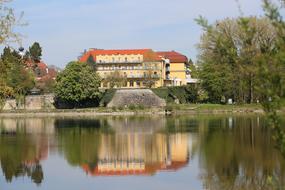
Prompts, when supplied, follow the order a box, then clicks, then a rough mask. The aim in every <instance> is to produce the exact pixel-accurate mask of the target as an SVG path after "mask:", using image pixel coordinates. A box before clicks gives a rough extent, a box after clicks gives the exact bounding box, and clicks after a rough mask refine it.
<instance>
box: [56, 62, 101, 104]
mask: <svg viewBox="0 0 285 190" xmlns="http://www.w3.org/2000/svg"><path fill="white" fill-rule="evenodd" d="M100 83H101V78H100V76H99V75H98V74H97V73H96V72H94V70H93V69H92V68H91V67H90V65H88V64H87V63H80V62H70V63H69V64H68V65H67V66H66V68H65V69H64V70H63V71H62V72H61V73H59V75H58V76H57V78H56V85H55V96H56V98H57V99H58V100H59V101H64V102H65V103H67V104H68V105H69V107H84V106H90V104H92V105H94V104H96V103H98V102H99V99H100V96H101V93H100V91H99V87H100Z"/></svg>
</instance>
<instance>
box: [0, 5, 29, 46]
mask: <svg viewBox="0 0 285 190" xmlns="http://www.w3.org/2000/svg"><path fill="white" fill-rule="evenodd" d="M11 1H12V0H0V45H3V44H4V45H8V44H9V43H15V42H16V43H21V37H22V36H21V35H20V34H19V33H16V32H15V31H14V29H15V27H18V26H24V25H26V23H24V22H23V21H22V18H23V12H22V13H21V14H20V16H19V17H17V16H16V15H15V13H14V10H13V9H12V8H10V7H8V6H7V3H9V2H11Z"/></svg>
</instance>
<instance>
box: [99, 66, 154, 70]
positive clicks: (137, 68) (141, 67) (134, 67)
mask: <svg viewBox="0 0 285 190" xmlns="http://www.w3.org/2000/svg"><path fill="white" fill-rule="evenodd" d="M150 69H154V70H158V68H157V67H143V66H112V67H108V66H106V67H97V70H98V71H106V70H150Z"/></svg>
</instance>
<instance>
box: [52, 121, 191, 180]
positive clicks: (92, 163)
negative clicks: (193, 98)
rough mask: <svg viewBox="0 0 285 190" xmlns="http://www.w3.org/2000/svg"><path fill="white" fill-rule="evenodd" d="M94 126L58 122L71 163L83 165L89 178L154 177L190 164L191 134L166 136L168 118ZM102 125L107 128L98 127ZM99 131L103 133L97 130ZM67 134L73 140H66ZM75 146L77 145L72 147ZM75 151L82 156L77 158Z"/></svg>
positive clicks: (65, 150)
mask: <svg viewBox="0 0 285 190" xmlns="http://www.w3.org/2000/svg"><path fill="white" fill-rule="evenodd" d="M90 122H91V123H89V124H88V125H85V126H89V127H83V126H81V123H82V122H81V121H78V120H77V121H76V120H72V121H66V120H64V121H60V120H58V121H57V122H56V123H57V124H58V126H60V127H58V128H57V132H58V134H62V135H59V137H60V139H59V141H61V142H62V143H63V147H64V148H63V150H62V151H63V152H64V154H65V155H66V158H67V159H68V160H69V163H71V164H73V165H80V166H81V167H82V169H83V170H84V171H85V172H86V173H87V174H88V175H92V176H108V175H153V174H155V173H156V172H158V171H174V170H178V169H180V168H182V167H185V166H186V165H187V164H188V161H189V143H188V142H189V134H187V133H173V134H168V133H166V132H165V127H166V122H167V121H166V119H165V118H164V117H157V118H156V117H150V118H145V117H144V118H139V117H133V118H132V117H125V118H109V119H107V120H105V122H103V121H101V122H94V121H90ZM63 123H65V124H68V125H65V126H66V127H68V126H69V127H68V129H67V128H66V127H63V125H64V124H63ZM100 124H102V125H104V127H103V126H101V127H98V125H100ZM71 126H76V127H72V128H71ZM91 126H93V127H91ZM106 126H107V127H106ZM96 128H97V129H100V130H101V132H98V130H94V129H96ZM104 128H105V130H104ZM106 128H108V130H106ZM70 130H72V131H73V132H70ZM67 132H68V133H69V135H70V134H72V137H71V136H70V138H66V137H65V135H64V134H66V133H67ZM92 134H93V135H92ZM71 138H73V140H72V142H70V141H71ZM76 139H82V140H81V141H80V142H78V141H77V140H76ZM83 139H84V140H83ZM74 142H76V145H74V146H72V147H69V145H70V144H74ZM74 148H77V150H75V149H74ZM71 151H74V152H80V153H81V154H80V156H76V155H74V154H73V153H71ZM83 151H84V153H83Z"/></svg>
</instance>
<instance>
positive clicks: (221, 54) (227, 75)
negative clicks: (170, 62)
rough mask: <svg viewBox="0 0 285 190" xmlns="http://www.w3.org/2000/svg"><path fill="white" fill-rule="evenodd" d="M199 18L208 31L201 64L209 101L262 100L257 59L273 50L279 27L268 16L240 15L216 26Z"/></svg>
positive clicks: (204, 86) (201, 44)
mask: <svg viewBox="0 0 285 190" xmlns="http://www.w3.org/2000/svg"><path fill="white" fill-rule="evenodd" d="M196 21H197V23H198V24H200V25H201V26H202V27H203V30H204V31H205V32H204V34H203V36H202V38H201V42H200V43H199V45H198V47H199V49H200V54H199V59H198V64H200V70H199V76H200V78H201V81H202V86H203V88H204V89H205V90H206V91H207V92H208V95H209V100H210V101H211V102H220V100H221V99H224V98H226V99H227V98H233V99H234V100H235V101H236V102H238V103H252V102H254V101H257V100H259V99H260V94H259V93H258V91H257V90H256V89H257V88H258V86H259V85H260V80H259V78H258V76H257V75H258V63H257V60H258V59H259V57H261V56H263V55H266V54H270V53H272V52H273V51H274V50H275V42H276V30H275V28H274V27H273V25H272V24H271V22H270V21H269V19H267V18H257V17H240V18H237V19H225V20H222V21H217V22H216V23H215V24H213V25H209V24H208V22H207V20H205V19H204V18H202V17H200V18H199V19H197V20H196Z"/></svg>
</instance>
